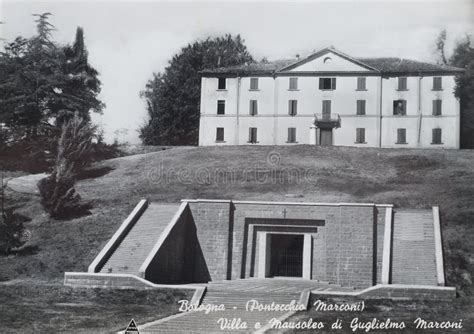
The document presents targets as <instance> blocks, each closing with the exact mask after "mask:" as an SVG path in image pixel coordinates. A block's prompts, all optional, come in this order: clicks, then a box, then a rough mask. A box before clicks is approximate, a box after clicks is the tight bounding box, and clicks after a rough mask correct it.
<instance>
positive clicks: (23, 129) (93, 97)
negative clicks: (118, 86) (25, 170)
mask: <svg viewBox="0 0 474 334" xmlns="http://www.w3.org/2000/svg"><path fill="white" fill-rule="evenodd" d="M34 16H35V17H36V20H35V22H36V24H37V26H36V28H37V32H36V35H35V36H33V37H31V38H28V39H26V38H23V37H17V38H16V39H15V40H14V41H13V42H10V43H7V44H6V45H5V50H4V51H3V52H1V53H0V113H1V116H0V119H2V121H3V122H4V123H6V125H7V126H8V127H10V128H12V129H15V130H16V132H17V133H22V135H23V136H24V138H26V139H33V140H35V139H36V138H37V137H38V136H42V137H43V138H51V137H53V138H54V137H57V136H58V135H59V129H60V126H61V123H62V122H64V121H65V120H66V119H68V118H71V117H73V115H74V114H75V113H76V112H78V113H80V115H81V116H82V117H83V118H84V119H89V117H90V116H89V112H90V111H94V112H101V111H102V108H103V106H104V105H103V104H102V103H101V102H100V101H99V100H98V99H97V95H98V94H99V92H100V81H99V79H98V78H97V75H98V73H97V71H96V70H95V69H93V68H92V67H91V66H90V65H89V64H88V59H87V50H86V48H85V45H84V37H83V30H82V28H78V29H77V33H76V40H75V42H74V44H73V45H72V46H69V45H66V46H62V45H58V44H57V43H56V42H54V41H53V39H52V31H53V30H55V28H54V26H53V25H52V24H51V23H49V21H48V19H49V17H50V16H51V13H43V14H34Z"/></svg>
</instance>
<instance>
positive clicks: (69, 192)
mask: <svg viewBox="0 0 474 334" xmlns="http://www.w3.org/2000/svg"><path fill="white" fill-rule="evenodd" d="M96 132H97V131H96V128H95V127H94V126H93V125H91V124H90V122H88V121H87V120H84V119H82V118H81V117H80V116H79V114H76V115H74V117H73V118H72V119H70V120H68V121H66V122H64V124H63V125H62V130H61V136H60V137H59V142H58V150H57V156H56V161H55V165H54V169H53V172H52V174H51V175H50V176H49V177H47V178H45V179H42V180H40V181H39V182H38V188H39V191H40V195H41V204H42V206H43V208H44V209H45V211H46V212H48V213H49V215H50V216H51V217H52V218H56V219H61V218H66V217H70V216H75V215H81V214H84V213H86V212H87V211H88V209H89V204H84V203H82V201H81V196H80V195H79V194H78V193H77V192H76V190H75V188H74V186H75V183H76V175H77V173H78V172H79V171H80V170H81V169H82V168H83V167H85V165H86V164H87V163H88V159H87V157H89V156H90V151H91V149H92V140H93V138H94V137H95V134H96Z"/></svg>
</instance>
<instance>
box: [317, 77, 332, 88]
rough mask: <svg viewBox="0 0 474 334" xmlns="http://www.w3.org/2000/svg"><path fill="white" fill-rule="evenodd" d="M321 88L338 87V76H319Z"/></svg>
mask: <svg viewBox="0 0 474 334" xmlns="http://www.w3.org/2000/svg"><path fill="white" fill-rule="evenodd" d="M319 89H322V90H334V89H336V78H319Z"/></svg>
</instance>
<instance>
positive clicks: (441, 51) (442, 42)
mask: <svg viewBox="0 0 474 334" xmlns="http://www.w3.org/2000/svg"><path fill="white" fill-rule="evenodd" d="M445 46H446V29H443V30H441V32H440V33H439V35H438V38H436V51H437V52H438V55H439V59H438V64H443V65H447V64H448V60H447V59H446V53H445Z"/></svg>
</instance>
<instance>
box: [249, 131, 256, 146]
mask: <svg viewBox="0 0 474 334" xmlns="http://www.w3.org/2000/svg"><path fill="white" fill-rule="evenodd" d="M256 142H257V128H249V143H252V144H255V143H256Z"/></svg>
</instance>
